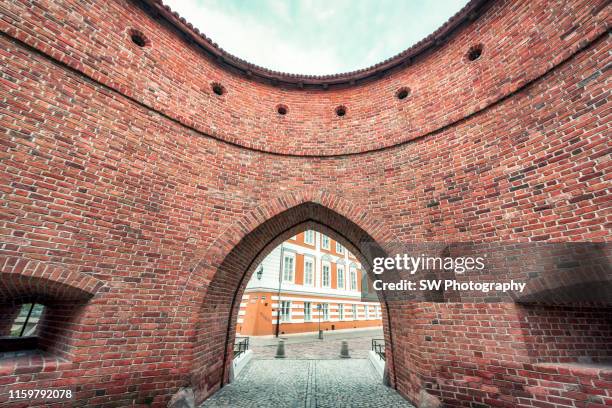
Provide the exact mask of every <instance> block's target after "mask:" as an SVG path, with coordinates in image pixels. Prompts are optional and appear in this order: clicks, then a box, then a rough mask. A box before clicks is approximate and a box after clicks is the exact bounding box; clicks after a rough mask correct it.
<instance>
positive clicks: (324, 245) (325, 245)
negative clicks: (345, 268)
mask: <svg viewBox="0 0 612 408" xmlns="http://www.w3.org/2000/svg"><path fill="white" fill-rule="evenodd" d="M321 248H323V249H329V248H330V245H329V237H328V236H327V235H325V234H321Z"/></svg>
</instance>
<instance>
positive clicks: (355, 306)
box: [351, 305, 357, 320]
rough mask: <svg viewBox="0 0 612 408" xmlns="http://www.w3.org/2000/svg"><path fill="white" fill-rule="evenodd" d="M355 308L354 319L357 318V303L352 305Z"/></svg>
mask: <svg viewBox="0 0 612 408" xmlns="http://www.w3.org/2000/svg"><path fill="white" fill-rule="evenodd" d="M351 307H352V308H353V320H357V305H352V306H351Z"/></svg>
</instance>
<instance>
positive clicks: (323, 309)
mask: <svg viewBox="0 0 612 408" xmlns="http://www.w3.org/2000/svg"><path fill="white" fill-rule="evenodd" d="M321 313H322V314H323V316H321V317H322V320H324V321H328V320H329V303H323V304H322V307H321Z"/></svg>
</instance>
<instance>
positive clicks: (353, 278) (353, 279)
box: [351, 268, 357, 290]
mask: <svg viewBox="0 0 612 408" xmlns="http://www.w3.org/2000/svg"><path fill="white" fill-rule="evenodd" d="M351 290H357V271H356V270H355V268H351Z"/></svg>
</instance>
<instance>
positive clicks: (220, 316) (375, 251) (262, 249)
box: [191, 201, 395, 401]
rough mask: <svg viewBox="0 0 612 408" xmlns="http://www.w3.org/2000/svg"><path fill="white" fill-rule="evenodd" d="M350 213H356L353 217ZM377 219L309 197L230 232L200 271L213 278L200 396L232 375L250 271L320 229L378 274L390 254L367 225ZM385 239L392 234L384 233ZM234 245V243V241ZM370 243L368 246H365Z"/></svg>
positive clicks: (204, 322) (204, 320)
mask: <svg viewBox="0 0 612 408" xmlns="http://www.w3.org/2000/svg"><path fill="white" fill-rule="evenodd" d="M349 217H350V218H349ZM367 225H372V226H374V225H376V224H375V223H373V221H371V220H369V219H368V217H367V215H366V214H365V213H364V214H359V213H358V212H355V211H352V212H351V215H350V216H347V215H343V214H340V213H339V212H338V211H335V210H332V209H331V208H329V207H327V206H325V205H322V204H319V203H316V202H312V201H308V202H303V203H301V204H298V205H295V206H293V207H290V208H288V209H285V210H283V211H280V212H278V213H277V214H275V215H274V216H272V217H270V218H268V219H267V220H266V221H264V222H262V223H260V224H259V225H258V226H257V227H255V228H253V229H252V230H251V231H250V232H246V233H245V234H244V235H243V236H242V237H241V238H240V240H239V241H238V242H237V243H236V244H234V245H232V246H231V248H229V249H228V250H227V252H226V253H223V252H221V251H219V247H223V246H226V240H230V239H231V238H230V237H226V238H225V239H224V238H220V240H219V246H215V247H212V248H210V251H213V252H210V251H209V254H212V256H209V257H206V258H205V259H204V260H203V261H202V262H200V264H198V267H197V270H195V271H194V273H195V274H197V276H198V278H197V279H195V280H194V281H196V282H197V281H201V279H208V287H207V289H206V294H205V296H204V301H203V302H202V305H201V308H200V309H199V310H198V311H197V314H198V325H197V327H196V333H195V344H194V350H193V365H192V372H191V375H192V378H191V383H192V386H193V387H194V391H195V394H196V400H197V401H203V400H204V399H206V398H207V397H208V396H210V395H211V394H212V393H214V392H215V391H216V390H217V389H219V388H220V387H222V386H223V385H224V384H226V383H227V382H228V381H229V380H230V366H231V364H232V356H233V348H234V339H235V332H236V324H237V320H238V312H239V309H240V302H241V299H242V296H243V293H244V290H245V287H246V285H247V283H248V281H249V279H250V277H251V276H252V275H253V274H254V273H255V272H256V270H257V268H258V267H259V265H260V264H261V262H262V261H263V260H264V258H265V257H266V256H267V255H268V254H269V253H270V252H271V251H272V250H273V249H274V248H276V247H277V246H279V245H280V244H281V243H283V242H284V241H286V240H288V239H290V238H291V237H293V236H295V235H296V234H299V233H302V232H304V231H307V230H316V231H318V232H320V233H322V234H325V235H327V236H328V237H330V238H332V239H333V240H334V241H336V242H338V243H340V244H341V245H342V246H343V247H345V248H346V249H347V250H348V251H350V252H351V253H353V254H355V256H356V257H357V260H358V262H359V263H360V264H361V265H362V267H363V269H364V271H365V272H366V273H367V274H368V275H369V276H370V277H373V272H372V267H371V265H372V259H373V258H375V257H379V256H385V254H386V252H385V250H384V248H383V246H382V245H381V244H380V242H383V241H380V240H378V241H377V239H375V238H374V236H372V234H371V233H369V232H368V231H366V229H365V228H364V226H366V228H367ZM381 238H382V239H387V238H386V237H382V236H381ZM228 247H229V246H228ZM364 249H365V250H364ZM379 302H380V304H381V309H382V321H383V332H384V340H385V344H386V374H385V376H386V381H387V383H388V384H389V385H391V386H394V384H395V373H394V364H393V338H392V333H391V330H390V327H391V325H390V319H391V314H390V313H389V309H388V305H387V302H386V300H385V299H384V298H379Z"/></svg>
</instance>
